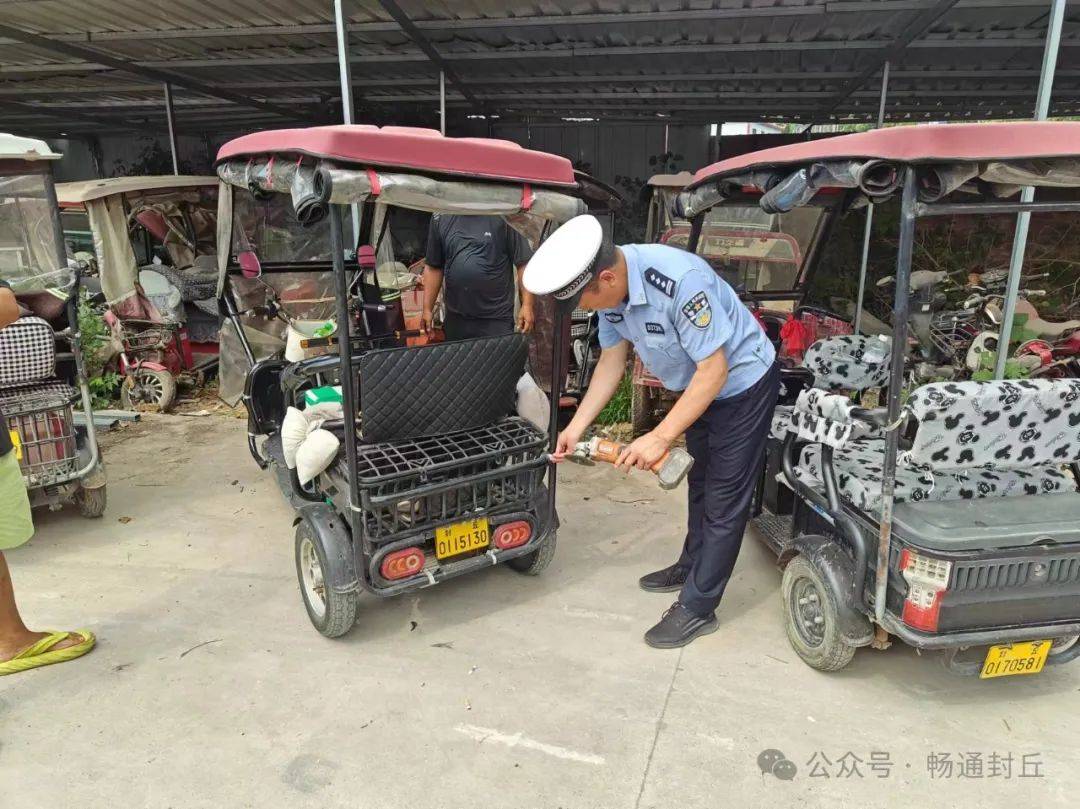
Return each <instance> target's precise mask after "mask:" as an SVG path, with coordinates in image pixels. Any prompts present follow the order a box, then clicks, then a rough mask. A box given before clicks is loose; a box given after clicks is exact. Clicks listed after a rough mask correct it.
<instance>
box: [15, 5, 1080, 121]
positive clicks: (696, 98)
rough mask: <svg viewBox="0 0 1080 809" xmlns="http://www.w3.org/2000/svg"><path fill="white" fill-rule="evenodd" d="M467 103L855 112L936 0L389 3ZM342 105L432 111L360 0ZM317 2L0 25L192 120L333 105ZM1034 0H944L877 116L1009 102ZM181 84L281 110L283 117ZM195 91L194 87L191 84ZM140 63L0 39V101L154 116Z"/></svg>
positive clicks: (1024, 97) (588, 111)
mask: <svg viewBox="0 0 1080 809" xmlns="http://www.w3.org/2000/svg"><path fill="white" fill-rule="evenodd" d="M398 4H399V5H400V7H401V8H402V10H403V11H404V12H405V13H406V14H407V15H408V16H409V17H410V19H411V20H413V22H414V23H415V25H416V26H417V28H418V29H419V31H420V33H421V34H422V35H423V36H424V37H426V38H427V39H428V40H429V41H430V42H431V44H432V45H433V46H434V48H435V49H436V50H437V51H438V53H439V54H440V56H441V58H442V59H444V60H445V61H446V63H447V64H449V65H450V66H451V67H452V69H453V70H454V71H455V72H456V73H457V74H458V75H459V76H460V77H461V81H462V83H463V84H464V85H465V86H466V88H467V89H468V90H469V92H470V93H471V95H472V96H473V97H474V98H475V99H476V100H477V101H478V102H479V103H480V104H481V105H482V106H483V109H482V110H481V109H478V108H475V105H474V104H473V103H472V102H471V101H470V100H468V99H467V98H465V97H464V96H463V95H462V94H461V93H460V92H459V90H458V88H457V87H455V86H453V84H452V83H450V82H448V85H447V104H448V109H449V114H451V115H454V116H463V115H465V114H477V113H479V112H484V113H487V114H495V115H499V116H501V117H503V118H506V119H512V118H519V119H525V118H528V119H531V120H537V119H543V118H555V119H558V118H560V117H572V116H583V115H588V116H590V117H597V116H599V117H603V118H638V119H641V118H644V119H655V118H657V117H661V118H666V119H670V120H672V121H702V122H704V121H708V122H716V121H731V120H744V119H747V118H752V119H755V120H777V121H806V122H825V121H830V120H846V121H865V120H871V119H872V118H873V117H874V116H875V115H876V111H877V99H878V87H877V83H878V81H879V79H878V78H876V76H873V75H872V76H870V77H868V78H866V79H865V80H864V81H863V82H862V84H861V85H860V86H858V87H857V88H855V89H854V91H853V92H851V93H850V94H845V93H844V91H845V89H847V88H846V86H845V85H846V83H848V82H850V81H852V80H853V79H854V78H856V77H857V76H860V75H861V74H863V73H865V71H866V70H867V69H873V68H875V67H876V66H878V65H879V64H880V61H881V59H882V58H883V53H884V52H885V49H887V48H889V47H890V46H892V45H893V44H894V43H895V42H896V41H897V40H898V39H899V38H901V37H902V36H903V35H904V34H905V32H906V31H908V30H909V26H912V25H913V24H914V23H916V22H917V21H919V20H920V19H923V18H925V17H926V16H927V15H931V16H932V14H931V12H932V10H935V9H940V8H944V6H941V5H939V0H779V1H777V0H773V1H772V2H769V1H768V0H764V1H763V0H714V1H713V2H708V0H651V2H647V1H646V0H592V2H589V3H580V2H576V0H545V2H543V3H535V2H523V1H522V0H510V2H496V0H454V1H453V2H450V0H438V1H436V2H419V0H399V2H398ZM346 6H347V9H348V12H349V27H350V31H349V39H350V45H351V54H352V56H351V61H352V71H353V84H354V93H355V97H356V103H357V106H358V109H359V117H361V118H363V119H364V120H370V121H372V122H375V123H384V122H397V123H407V124H424V125H432V124H433V123H434V121H435V117H436V115H437V106H438V67H437V66H436V65H435V64H434V63H433V62H432V61H431V60H430V59H429V58H428V57H427V56H426V55H425V53H424V52H423V51H422V50H421V49H420V48H419V47H418V46H417V44H416V43H415V42H414V41H413V40H412V39H411V38H410V36H409V35H408V34H406V33H405V32H404V31H402V29H401V28H400V27H399V25H398V24H397V23H396V22H395V21H394V20H393V19H392V18H391V16H390V15H389V14H388V13H387V11H385V10H384V8H383V7H382V5H381V4H380V3H379V2H377V0H362V1H357V2H349V3H347V4H346ZM331 9H332V4H331V3H330V2H329V0H288V1H286V0H259V2H254V0H242V2H229V3H219V4H216V5H213V6H212V5H210V4H206V3H204V2H202V0H174V1H173V2H170V3H169V4H158V3H146V2H144V0H81V2H79V3H77V4H76V3H71V2H61V0H34V1H33V2H29V1H27V0H14V2H5V3H3V4H0V24H4V25H9V26H13V27H15V28H18V29H21V30H22V31H27V32H31V33H35V34H39V35H43V36H46V37H49V38H50V39H52V40H55V43H56V47H58V48H62V47H63V46H64V45H65V44H72V45H80V46H84V47H88V48H93V49H95V50H97V51H99V52H101V53H104V54H106V55H107V56H110V57H113V58H119V59H124V60H129V61H131V62H133V63H135V64H136V65H139V66H143V67H148V68H153V69H157V70H165V71H168V73H169V74H170V75H172V76H174V77H175V82H174V95H175V98H176V107H177V121H178V126H179V127H180V128H181V129H184V128H185V127H187V128H189V129H192V130H197V131H200V132H201V131H206V130H207V129H208V128H215V131H229V130H234V129H236V128H237V127H239V128H257V127H258V126H259V125H266V126H276V125H281V124H294V123H297V122H303V123H322V122H332V121H335V120H338V119H339V118H340V112H339V105H340V101H339V95H340V93H339V86H338V70H337V52H336V46H335V37H334V28H333V18H332V13H331ZM1048 9H1049V0H958V2H956V3H955V4H954V5H953V6H952V7H951V8H948V10H945V11H944V13H942V14H940V16H938V17H937V18H936V19H934V20H933V21H932V22H930V24H929V26H928V27H926V30H925V31H922V32H921V33H920V34H919V36H917V37H916V38H915V39H914V41H912V42H911V43H910V44H909V45H908V46H907V47H906V48H905V49H904V51H903V53H902V55H901V56H900V58H899V60H898V62H897V63H894V64H893V66H892V73H891V79H890V88H889V91H890V92H889V103H888V105H887V114H888V117H889V118H890V119H892V120H927V119H930V120H946V119H953V118H961V119H968V118H1008V117H1028V116H1030V115H1031V112H1032V107H1033V104H1034V98H1035V91H1036V86H1037V82H1038V75H1039V66H1040V62H1041V59H1042V48H1043V38H1044V36H1045V28H1046V19H1047V16H1048ZM185 82H198V83H200V85H203V86H205V85H209V86H210V88H211V90H214V91H222V92H225V93H231V94H240V95H241V96H244V97H248V98H251V99H253V100H256V101H263V102H268V103H270V104H274V105H277V107H278V108H279V110H280V108H281V107H285V108H287V109H288V110H290V111H292V112H293V117H292V118H291V120H287V118H286V116H285V115H282V114H278V113H274V112H271V111H268V110H267V109H265V108H264V109H256V108H253V107H246V106H242V105H239V104H236V103H234V102H233V101H232V100H227V99H222V98H220V97H214V96H213V95H208V94H207V93H206V92H198V91H195V90H192V89H190V88H189V87H185ZM204 89H205V87H204ZM162 105H163V98H162V92H161V82H160V81H158V80H157V78H155V77H152V76H151V77H148V76H145V75H140V74H139V73H137V72H132V71H128V70H117V69H114V68H113V67H111V66H108V65H100V64H95V63H93V62H92V61H87V60H84V59H82V58H79V57H77V56H73V55H70V54H65V53H62V52H57V51H56V50H53V49H51V48H44V47H41V46H40V45H37V44H33V45H32V44H26V43H24V42H21V41H12V40H3V39H0V113H2V114H3V117H4V121H5V126H6V127H7V128H10V129H20V130H23V131H29V132H33V133H41V134H54V133H55V131H56V130H57V129H58V128H63V129H64V131H105V130H108V129H109V128H110V127H112V128H134V129H139V128H142V129H147V128H150V129H160V128H163V127H164V113H163V106H162ZM1078 112H1080V9H1077V8H1073V7H1070V8H1068V9H1067V10H1066V22H1065V30H1064V33H1063V37H1062V48H1061V56H1060V59H1059V64H1058V79H1057V82H1056V85H1055V93H1054V98H1053V106H1052V109H1051V114H1052V115H1067V114H1076V113H1078Z"/></svg>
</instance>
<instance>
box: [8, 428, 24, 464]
mask: <svg viewBox="0 0 1080 809" xmlns="http://www.w3.org/2000/svg"><path fill="white" fill-rule="evenodd" d="M8 432H9V433H10V434H11V444H12V446H14V447H15V460H16V461H21V460H22V440H21V439H20V438H19V433H18V431H17V430H8Z"/></svg>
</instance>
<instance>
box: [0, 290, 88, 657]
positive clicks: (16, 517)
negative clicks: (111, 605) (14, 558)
mask: <svg viewBox="0 0 1080 809" xmlns="http://www.w3.org/2000/svg"><path fill="white" fill-rule="evenodd" d="M18 317H19V304H18V303H17V302H16V301H15V295H14V294H13V293H12V291H11V287H10V286H9V285H8V283H7V282H6V281H4V280H3V279H2V278H0V329H3V328H4V327H6V326H10V325H11V324H12V323H14V322H15V321H16V320H17V319H18ZM33 533H34V523H33V521H32V520H31V517H30V500H29V498H28V497H27V494H26V486H25V485H24V484H23V478H22V471H21V470H20V468H19V461H18V458H17V450H16V449H15V447H14V443H13V442H12V440H11V433H10V432H9V431H8V425H7V422H6V421H5V419H4V414H3V413H0V676H3V675H5V674H15V673H17V672H20V671H26V670H28V669H32V668H37V667H38V666H45V665H48V664H50V663H63V662H64V661H66V660H73V659H74V658H76V657H80V656H81V655H84V654H86V653H87V652H88V651H90V649H91V648H93V646H94V636H93V634H91V633H90V632H87V631H86V630H82V631H80V632H31V631H30V630H29V629H27V628H26V624H24V623H23V620H22V616H20V615H19V608H18V606H16V604H15V591H14V589H13V588H12V585H11V573H10V571H8V566H7V560H6V559H5V558H4V554H3V551H5V550H8V549H10V548H17V547H18V546H19V545H22V544H23V543H24V542H26V541H27V540H28V539H30V537H31V536H32V535H33Z"/></svg>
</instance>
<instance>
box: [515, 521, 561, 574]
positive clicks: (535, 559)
mask: <svg viewBox="0 0 1080 809" xmlns="http://www.w3.org/2000/svg"><path fill="white" fill-rule="evenodd" d="M554 558H555V531H552V532H551V533H549V534H548V535H547V536H546V537H544V539H543V541H542V542H541V543H540V547H538V548H537V549H536V550H535V551H533V552H532V553H527V554H525V555H524V556H518V557H516V558H514V559H511V560H509V561H508V562H507V563H506V564H507V566H508V567H509V568H510V569H511V570H516V571H517V572H518V573H524V574H525V575H526V576H539V575H540V574H541V573H543V572H544V570H545V569H546V568H547V566H548V565H550V564H551V560H552V559H554Z"/></svg>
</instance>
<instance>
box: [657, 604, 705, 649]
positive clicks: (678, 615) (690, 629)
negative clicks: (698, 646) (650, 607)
mask: <svg viewBox="0 0 1080 809" xmlns="http://www.w3.org/2000/svg"><path fill="white" fill-rule="evenodd" d="M719 628H720V623H719V622H718V621H717V620H716V613H715V612H710V613H709V614H708V615H706V616H704V617H701V616H698V615H694V613H692V612H690V610H688V609H687V608H686V607H684V606H683V605H682V604H680V603H679V602H678V601H676V602H675V603H674V604H672V605H671V608H670V609H668V611H667V612H665V613H664V617H663V618H661V619H660V623H658V624H657V625H656V626H654V627H653V628H652V629H650V630H649V631H648V632H646V633H645V642H646V643H647V644H649V645H650V646H652V647H653V648H655V649H677V648H679V647H680V646H685V645H686V644H688V643H689V642H690V641H692V640H693V639H694V638H697V637H700V636H701V635H708V634H710V633H712V632H715V631H716V630H717V629H719Z"/></svg>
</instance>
